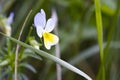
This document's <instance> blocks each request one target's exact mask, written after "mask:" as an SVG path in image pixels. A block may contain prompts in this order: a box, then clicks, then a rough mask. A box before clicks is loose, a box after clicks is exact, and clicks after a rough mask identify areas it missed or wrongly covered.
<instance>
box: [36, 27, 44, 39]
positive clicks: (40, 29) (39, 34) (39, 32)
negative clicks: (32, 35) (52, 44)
mask: <svg viewBox="0 0 120 80" xmlns="http://www.w3.org/2000/svg"><path fill="white" fill-rule="evenodd" d="M36 31H37V35H38V36H39V37H40V38H41V37H42V33H43V31H44V30H43V28H42V27H39V26H38V27H37V28H36Z"/></svg>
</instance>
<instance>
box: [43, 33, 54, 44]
mask: <svg viewBox="0 0 120 80" xmlns="http://www.w3.org/2000/svg"><path fill="white" fill-rule="evenodd" d="M43 37H44V39H45V40H47V41H49V42H54V37H53V35H52V34H51V33H49V32H44V33H43Z"/></svg>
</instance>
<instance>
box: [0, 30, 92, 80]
mask: <svg viewBox="0 0 120 80" xmlns="http://www.w3.org/2000/svg"><path fill="white" fill-rule="evenodd" d="M0 34H2V35H4V36H6V37H7V38H9V39H10V40H12V41H13V42H16V43H17V44H19V45H22V46H24V47H26V48H28V49H31V50H32V51H34V52H36V53H37V54H38V55H41V56H43V57H45V58H47V59H50V60H52V61H54V62H56V63H58V64H60V65H62V66H63V67H66V68H67V69H69V70H71V71H73V72H75V73H77V74H79V75H81V76H83V77H85V78H86V79H87V80H92V79H91V78H90V77H89V76H88V75H87V74H85V73H84V72H83V71H81V70H79V69H78V68H76V67H74V66H72V65H71V64H69V63H67V62H65V61H63V60H61V59H59V58H57V57H55V56H53V55H51V54H49V53H47V52H44V51H42V50H38V49H36V48H34V47H32V46H30V45H28V44H25V43H23V42H21V41H18V40H17V39H15V38H12V37H9V36H7V35H5V34H3V33H1V32H0Z"/></svg>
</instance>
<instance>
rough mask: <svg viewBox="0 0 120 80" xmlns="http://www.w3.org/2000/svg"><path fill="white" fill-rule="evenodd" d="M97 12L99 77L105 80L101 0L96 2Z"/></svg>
mask: <svg viewBox="0 0 120 80" xmlns="http://www.w3.org/2000/svg"><path fill="white" fill-rule="evenodd" d="M95 12H96V25H97V33H98V44H99V49H100V59H101V67H100V71H99V74H98V75H101V78H102V80H105V66H104V54H103V29H102V17H101V6H100V0H95ZM98 79H99V78H98ZM100 80H101V79H100Z"/></svg>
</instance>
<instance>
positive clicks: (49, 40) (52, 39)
mask: <svg viewBox="0 0 120 80" xmlns="http://www.w3.org/2000/svg"><path fill="white" fill-rule="evenodd" d="M43 38H44V45H45V47H46V48H47V49H50V48H51V46H53V45H56V44H57V43H58V41H59V38H58V37H57V36H56V35H54V34H52V33H49V32H44V33H43Z"/></svg>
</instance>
